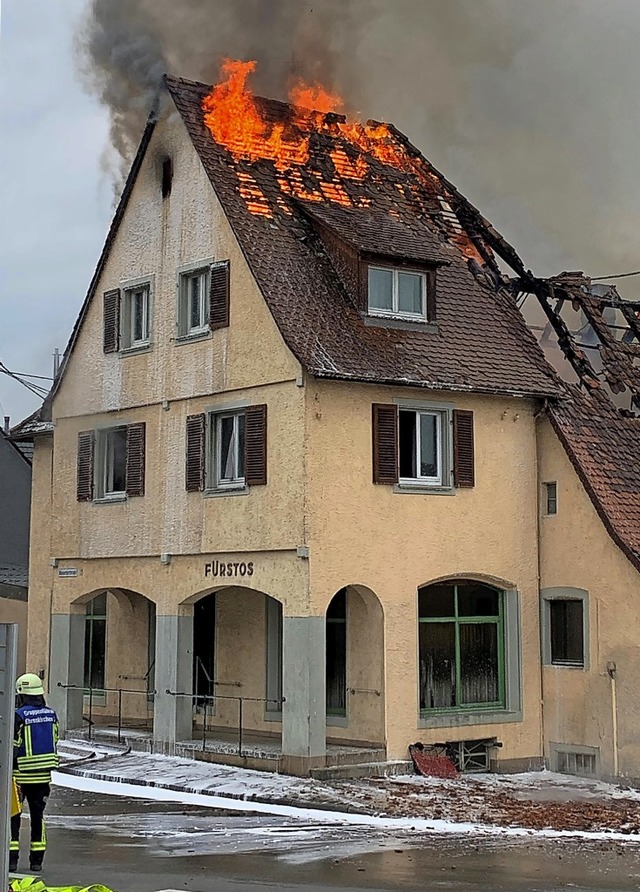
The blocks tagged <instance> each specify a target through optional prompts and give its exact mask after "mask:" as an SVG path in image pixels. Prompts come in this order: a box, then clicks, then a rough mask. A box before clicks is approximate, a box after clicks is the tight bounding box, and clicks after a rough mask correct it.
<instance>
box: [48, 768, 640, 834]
mask: <svg viewBox="0 0 640 892" xmlns="http://www.w3.org/2000/svg"><path fill="white" fill-rule="evenodd" d="M167 782H168V779H167ZM53 783H54V784H56V785H57V786H59V787H65V788H66V789H70V790H78V791H81V792H85V793H100V794H103V795H108V796H120V797H128V798H131V799H148V800H155V801H157V802H177V803H180V804H183V805H196V806H200V807H202V808H217V809H226V810H228V811H237V812H252V813H258V814H268V815H278V816H281V817H288V818H294V819H297V820H303V821H314V822H316V823H317V822H318V821H322V822H323V823H324V824H330V825H334V826H336V827H340V826H359V827H375V828H380V829H388V830H396V831H397V830H413V831H415V832H418V833H429V834H449V835H456V836H460V835H465V834H470V835H474V836H477V835H483V836H503V837H507V836H508V837H524V838H529V839H530V838H532V837H535V838H546V839H560V838H567V839H569V838H572V839H576V838H578V839H586V840H615V841H616V842H625V843H638V842H640V837H639V836H638V835H637V834H626V833H617V832H608V831H599V832H588V831H579V830H530V829H525V828H516V827H493V826H487V825H482V824H470V823H455V822H453V821H437V820H434V821H429V820H424V819H418V820H413V819H411V818H385V817H378V816H375V815H353V814H347V813H341V812H333V811H322V810H321V809H312V808H300V807H297V806H288V805H276V804H272V803H265V802H248V801H244V800H239V799H232V798H229V797H225V796H219V795H207V794H202V793H191V792H187V791H175V790H167V789H163V788H162V787H159V786H154V787H149V786H141V785H138V784H128V783H123V782H121V781H115V780H114V781H111V780H109V781H104V780H97V779H95V778H91V777H79V776H76V775H68V774H62V773H60V772H57V771H56V772H54V773H53Z"/></svg>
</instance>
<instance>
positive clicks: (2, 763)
mask: <svg viewBox="0 0 640 892" xmlns="http://www.w3.org/2000/svg"><path fill="white" fill-rule="evenodd" d="M17 651H18V624H17V623H0V889H3V890H4V889H8V888H9V839H10V835H11V834H10V828H11V776H12V772H13V716H14V713H15V704H16V700H15V692H14V684H15V679H16V666H17Z"/></svg>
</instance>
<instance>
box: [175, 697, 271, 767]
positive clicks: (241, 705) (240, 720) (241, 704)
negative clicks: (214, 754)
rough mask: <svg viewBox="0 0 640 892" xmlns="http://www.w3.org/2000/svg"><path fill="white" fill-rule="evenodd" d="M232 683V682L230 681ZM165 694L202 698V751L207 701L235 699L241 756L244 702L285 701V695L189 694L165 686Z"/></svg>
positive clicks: (204, 749) (205, 731)
mask: <svg viewBox="0 0 640 892" xmlns="http://www.w3.org/2000/svg"><path fill="white" fill-rule="evenodd" d="M230 684H233V682H230ZM165 694H168V695H169V696H171V697H187V698H188V699H190V700H193V701H195V700H204V701H205V703H204V718H203V725H202V752H203V753H204V752H206V749H207V709H208V701H210V700H211V701H214V700H235V701H237V703H238V755H239V756H242V755H243V752H242V749H243V747H242V744H243V740H242V732H243V727H242V725H243V717H244V704H245V702H247V703H280V705H282V704H283V703H285V702H286V698H285V697H232V696H230V695H229V694H193V693H192V694H189V693H187V692H186V691H172V690H171V689H170V688H167V689H166V691H165Z"/></svg>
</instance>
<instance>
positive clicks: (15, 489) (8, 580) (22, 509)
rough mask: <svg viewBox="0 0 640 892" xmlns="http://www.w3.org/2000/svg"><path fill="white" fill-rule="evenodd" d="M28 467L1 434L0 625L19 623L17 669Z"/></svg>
mask: <svg viewBox="0 0 640 892" xmlns="http://www.w3.org/2000/svg"><path fill="white" fill-rule="evenodd" d="M30 507H31V463H30V462H29V461H28V459H27V458H26V457H25V455H24V454H23V452H22V451H21V450H20V449H19V448H18V445H17V444H16V443H14V442H13V441H12V439H11V438H10V437H9V435H8V434H7V433H5V432H4V431H2V430H0V622H3V623H18V626H19V639H18V669H19V671H24V668H25V654H26V650H27V594H28V588H29V515H30Z"/></svg>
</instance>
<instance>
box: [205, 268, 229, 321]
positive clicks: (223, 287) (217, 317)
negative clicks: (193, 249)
mask: <svg viewBox="0 0 640 892" xmlns="http://www.w3.org/2000/svg"><path fill="white" fill-rule="evenodd" d="M229 268H230V267H229V261H228V260H220V261H218V262H217V263H212V264H211V268H210V271H209V275H210V277H211V279H210V283H209V328H210V329H211V330H212V331H214V330H215V329H216V328H226V327H227V326H228V325H229V296H230V295H229V293H230V279H229Z"/></svg>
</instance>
